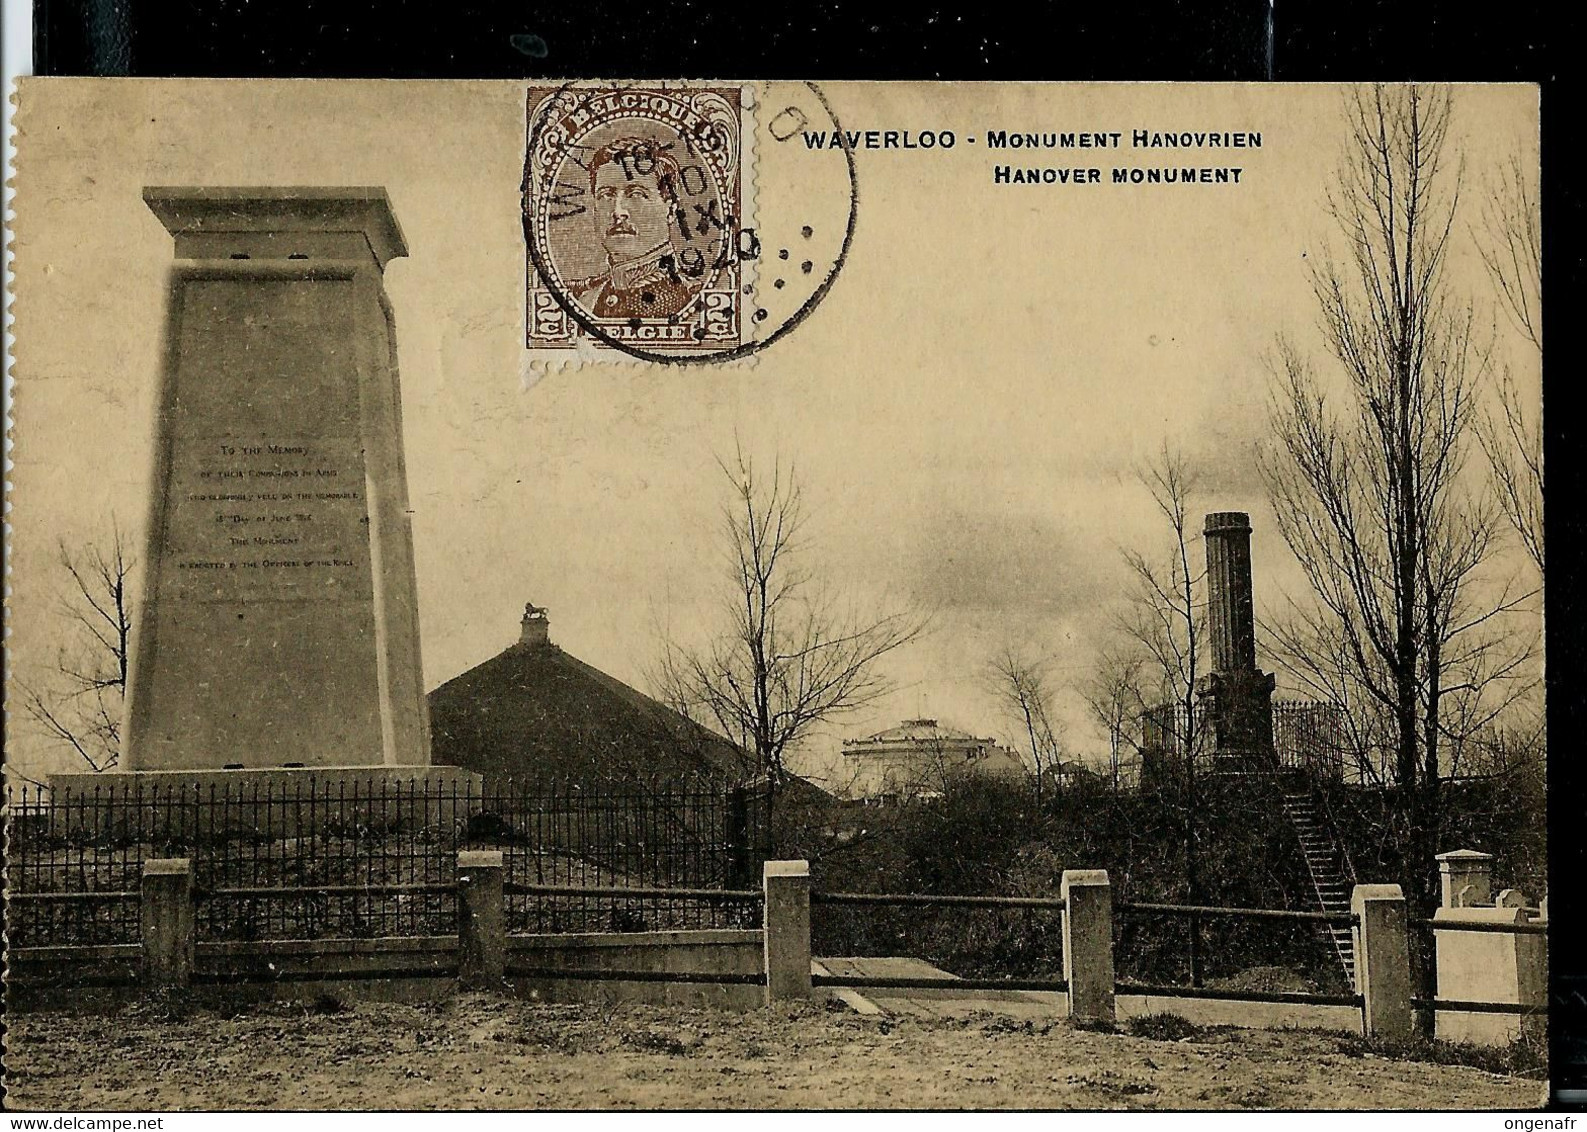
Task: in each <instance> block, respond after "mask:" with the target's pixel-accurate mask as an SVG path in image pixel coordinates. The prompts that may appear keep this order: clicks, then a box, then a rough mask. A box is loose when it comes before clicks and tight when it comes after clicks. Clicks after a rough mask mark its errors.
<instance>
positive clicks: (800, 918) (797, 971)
mask: <svg viewBox="0 0 1587 1132" xmlns="http://www.w3.org/2000/svg"><path fill="white" fill-rule="evenodd" d="M761 883H762V885H763V886H764V891H765V895H766V908H765V917H766V918H765V931H764V933H763V934H764V938H765V949H766V1003H767V1005H770V1004H771V1003H774V1002H780V1001H782V1000H783V999H790V998H811V997H813V995H814V993H815V992H814V991H813V990H812V989H811V987H810V862H809V861H767V862H766V863H765V865H764V866H763V870H762V874H761Z"/></svg>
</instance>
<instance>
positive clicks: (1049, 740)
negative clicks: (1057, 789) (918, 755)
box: [988, 645, 1063, 809]
mask: <svg viewBox="0 0 1587 1132" xmlns="http://www.w3.org/2000/svg"><path fill="white" fill-rule="evenodd" d="M988 676H989V678H990V683H991V687H992V692H993V694H994V695H995V696H996V697H997V698H998V700H999V702H1000V703H1001V704H1002V706H1003V710H1004V712H1005V714H1007V715H1008V717H1009V719H1010V720H1011V721H1012V722H1013V724H1014V725H1015V726H1016V727H1017V728H1018V729H1019V730H1020V732H1021V733H1022V734H1023V739H1022V740H1021V743H1020V746H1022V747H1023V749H1024V753H1027V754H1029V756H1030V765H1031V769H1032V771H1033V774H1034V782H1035V790H1036V806H1037V808H1038V809H1039V808H1040V807H1041V804H1042V794H1043V783H1044V781H1045V780H1046V779H1047V778H1049V777H1051V776H1052V775H1053V774H1054V773H1055V772H1056V771H1057V770H1058V767H1059V762H1060V758H1061V756H1062V753H1063V746H1062V743H1061V742H1060V739H1059V728H1058V726H1057V725H1056V724H1055V723H1054V713H1053V710H1052V703H1053V697H1054V695H1055V694H1056V691H1057V689H1056V686H1055V684H1054V681H1053V679H1052V675H1051V672H1050V671H1049V663H1048V661H1047V660H1046V659H1045V658H1041V657H1032V656H1030V655H1028V654H1027V653H1026V652H1025V651H1024V650H1023V649H1020V648H1018V647H1017V646H1014V645H1006V646H1005V647H1004V648H1003V649H1002V650H1000V651H999V652H998V653H997V655H996V656H994V657H993V658H992V660H991V662H990V665H989V668H988Z"/></svg>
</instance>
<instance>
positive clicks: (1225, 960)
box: [1113, 901, 1360, 1006]
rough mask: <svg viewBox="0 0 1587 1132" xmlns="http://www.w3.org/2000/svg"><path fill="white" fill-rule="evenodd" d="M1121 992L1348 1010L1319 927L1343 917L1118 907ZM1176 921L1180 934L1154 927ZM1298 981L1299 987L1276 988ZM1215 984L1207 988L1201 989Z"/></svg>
mask: <svg viewBox="0 0 1587 1132" xmlns="http://www.w3.org/2000/svg"><path fill="white" fill-rule="evenodd" d="M1113 911H1114V920H1113V930H1114V954H1115V956H1117V957H1118V959H1117V964H1118V974H1119V976H1120V979H1121V981H1120V983H1119V987H1118V989H1119V993H1121V994H1166V993H1174V994H1179V995H1189V996H1191V997H1203V998H1220V997H1221V998H1242V997H1244V998H1251V999H1253V1000H1256V1001H1273V1002H1311V1003H1314V1004H1321V1005H1340V1006H1348V1005H1356V1004H1358V1003H1359V1001H1360V1000H1359V997H1358V996H1357V995H1356V994H1355V992H1354V988H1353V987H1352V986H1350V984H1349V982H1348V981H1347V980H1346V979H1345V977H1344V973H1343V971H1342V969H1341V968H1340V966H1339V962H1338V960H1337V958H1335V957H1334V956H1333V954H1332V944H1331V942H1330V941H1329V939H1328V937H1327V935H1326V933H1325V931H1324V929H1327V928H1330V927H1344V928H1353V927H1354V926H1355V925H1356V924H1357V923H1358V922H1359V920H1358V918H1357V917H1356V916H1354V915H1353V914H1351V913H1348V912H1346V913H1333V912H1303V911H1294V910H1291V909H1287V908H1226V907H1221V906H1208V905H1197V904H1158V903H1145V902H1132V901H1120V902H1119V903H1117V904H1115V905H1114V906H1113ZM1176 920H1177V921H1180V922H1182V923H1183V925H1184V932H1183V935H1182V936H1178V935H1176V933H1173V932H1165V931H1163V930H1160V929H1156V928H1154V925H1155V924H1161V923H1163V922H1165V921H1169V922H1171V921H1176ZM1295 981H1299V982H1301V983H1303V984H1304V987H1301V986H1294V985H1288V986H1280V985H1278V984H1280V983H1291V982H1295ZM1209 982H1210V983H1212V984H1216V985H1212V986H1209V985H1208V983H1209Z"/></svg>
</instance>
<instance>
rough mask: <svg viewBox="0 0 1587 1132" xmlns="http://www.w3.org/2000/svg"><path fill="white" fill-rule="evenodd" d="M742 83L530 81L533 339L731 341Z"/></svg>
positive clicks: (562, 342)
mask: <svg viewBox="0 0 1587 1132" xmlns="http://www.w3.org/2000/svg"><path fill="white" fill-rule="evenodd" d="M741 93H742V92H741V91H740V90H739V89H738V88H735V87H711V88H695V87H677V88H666V89H662V88H655V89H646V88H628V87H618V88H611V87H608V88H599V89H591V88H582V87H564V88H559V89H554V90H547V89H531V90H530V91H529V96H528V102H527V111H528V125H527V130H528V145H527V156H526V164H525V169H524V183H523V188H524V236H525V242H526V261H527V262H526V280H527V307H526V319H525V322H526V345H527V346H528V347H529V348H530V349H536V348H546V349H552V350H556V349H575V348H577V347H579V346H580V345H581V344H582V345H586V346H588V345H593V346H595V347H597V348H612V347H614V346H620V345H621V344H622V343H625V342H632V343H633V344H635V345H636V346H643V347H644V348H646V349H649V350H668V349H672V350H679V351H697V350H699V349H700V348H701V347H702V346H704V347H724V348H732V347H734V346H737V345H738V344H739V342H740V337H741V330H742V322H743V320H742V306H743V301H742V285H743V273H742V266H743V259H744V257H743V256H742V254H741V250H742V246H743V242H744V235H745V233H746V230H747V229H748V225H747V223H746V221H745V218H744V184H743V175H742V174H743V164H744V162H743V151H742V139H743V137H744V129H743V113H744V105H743V100H742V97H741Z"/></svg>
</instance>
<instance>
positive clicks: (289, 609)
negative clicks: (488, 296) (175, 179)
mask: <svg viewBox="0 0 1587 1132" xmlns="http://www.w3.org/2000/svg"><path fill="white" fill-rule="evenodd" d="M144 199H145V200H146V201H147V203H148V205H149V207H150V208H151V209H152V210H153V211H154V213H155V215H156V216H158V217H159V219H160V220H161V222H162V223H164V224H165V226H166V228H167V229H168V230H169V231H170V232H171V234H172V235H173V236H174V237H175V240H176V256H177V259H176V263H175V264H174V266H173V268H172V275H171V287H170V295H169V312H168V325H167V342H166V360H165V374H164V381H163V386H162V390H161V399H160V408H159V421H158V437H159V439H158V444H157V449H156V451H157V455H156V468H155V474H154V484H153V507H152V512H151V522H150V533H149V548H148V555H147V559H146V562H147V571H148V572H147V575H146V593H145V598H144V601H143V603H142V606H141V608H140V620H139V624H138V635H137V637H136V640H135V645H136V648H135V661H134V665H133V668H132V673H131V679H130V687H129V706H128V727H127V743H126V749H125V752H124V758H123V766H124V767H125V768H126V769H128V770H133V771H150V770H189V769H193V770H203V769H218V768H222V767H241V768H266V767H295V766H302V767H331V766H338V767H345V766H373V765H386V766H402V765H424V764H427V763H428V762H429V740H428V725H427V719H426V712H425V703H424V696H423V688H422V683H421V676H420V666H419V635H418V621H417V611H416V602H415V590H416V586H415V579H414V567H413V546H412V535H411V530H410V523H409V518H408V514H407V486H406V476H405V472H404V468H403V459H402V437H401V409H400V400H399V388H398V378H397V365H396V347H395V337H394V330H393V326H392V319H391V310H390V306H389V303H388V302H387V300H386V297H385V293H384V291H383V288H382V282H381V281H382V274H383V271H384V268H385V265H386V263H387V262H388V261H389V260H390V259H392V258H394V257H398V256H403V255H406V254H407V249H406V247H405V246H404V243H403V239H402V234H401V231H400V229H399V228H398V226H397V223H396V219H395V217H394V216H393V215H392V212H391V208H390V204H389V202H388V201H387V198H386V194H385V192H384V191H383V190H380V189H149V190H146V191H145V193H144Z"/></svg>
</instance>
